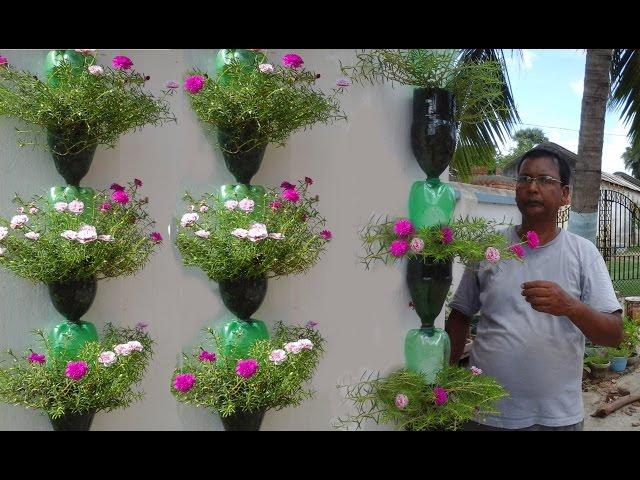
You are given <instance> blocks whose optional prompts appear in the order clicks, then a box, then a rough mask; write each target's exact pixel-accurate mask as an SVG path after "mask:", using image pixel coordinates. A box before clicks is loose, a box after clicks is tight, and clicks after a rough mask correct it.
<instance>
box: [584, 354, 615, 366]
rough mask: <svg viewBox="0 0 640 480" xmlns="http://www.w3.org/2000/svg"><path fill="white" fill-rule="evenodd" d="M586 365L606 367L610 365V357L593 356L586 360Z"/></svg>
mask: <svg viewBox="0 0 640 480" xmlns="http://www.w3.org/2000/svg"><path fill="white" fill-rule="evenodd" d="M584 363H585V365H606V364H607V363H609V357H608V356H604V357H603V356H600V355H593V356H591V357H586V358H585V359H584Z"/></svg>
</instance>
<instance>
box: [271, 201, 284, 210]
mask: <svg viewBox="0 0 640 480" xmlns="http://www.w3.org/2000/svg"><path fill="white" fill-rule="evenodd" d="M281 206H282V202H281V201H280V200H274V201H273V202H271V203H269V208H273V209H274V210H277V209H279V208H280V207H281Z"/></svg>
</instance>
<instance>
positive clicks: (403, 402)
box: [395, 393, 409, 410]
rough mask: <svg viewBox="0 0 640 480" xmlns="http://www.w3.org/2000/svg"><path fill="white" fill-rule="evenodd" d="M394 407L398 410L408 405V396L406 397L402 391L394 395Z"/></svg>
mask: <svg viewBox="0 0 640 480" xmlns="http://www.w3.org/2000/svg"><path fill="white" fill-rule="evenodd" d="M395 402H396V407H398V408H399V409H400V410H403V409H405V408H406V407H407V405H409V397H407V396H406V395H405V394H404V393H399V394H398V395H396V400H395Z"/></svg>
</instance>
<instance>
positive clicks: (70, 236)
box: [60, 230, 78, 240]
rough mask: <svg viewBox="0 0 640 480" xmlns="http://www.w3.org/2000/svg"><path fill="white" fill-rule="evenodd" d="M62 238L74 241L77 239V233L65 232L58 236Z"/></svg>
mask: <svg viewBox="0 0 640 480" xmlns="http://www.w3.org/2000/svg"><path fill="white" fill-rule="evenodd" d="M60 236H61V237H62V238H66V239H67V240H75V239H77V238H78V233H77V232H74V231H73V230H65V231H64V232H62V233H61V234H60Z"/></svg>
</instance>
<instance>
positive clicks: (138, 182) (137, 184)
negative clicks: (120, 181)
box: [133, 178, 142, 187]
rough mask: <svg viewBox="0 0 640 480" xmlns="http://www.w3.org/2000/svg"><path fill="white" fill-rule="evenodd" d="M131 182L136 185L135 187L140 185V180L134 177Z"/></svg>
mask: <svg viewBox="0 0 640 480" xmlns="http://www.w3.org/2000/svg"><path fill="white" fill-rule="evenodd" d="M133 183H134V184H135V185H136V187H141V186H142V180H140V179H138V178H136V179H135V180H134V181H133Z"/></svg>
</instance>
